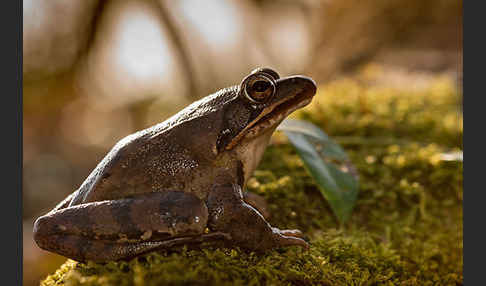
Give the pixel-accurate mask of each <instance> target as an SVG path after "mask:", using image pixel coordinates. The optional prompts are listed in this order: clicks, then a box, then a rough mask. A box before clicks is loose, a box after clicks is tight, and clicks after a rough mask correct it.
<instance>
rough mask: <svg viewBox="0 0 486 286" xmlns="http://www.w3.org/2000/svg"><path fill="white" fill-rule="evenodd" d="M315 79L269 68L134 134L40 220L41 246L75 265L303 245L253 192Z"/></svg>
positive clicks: (38, 238)
mask: <svg viewBox="0 0 486 286" xmlns="http://www.w3.org/2000/svg"><path fill="white" fill-rule="evenodd" d="M316 89H317V88H316V83H315V82H314V80H313V79H312V78H310V77H307V76H304V75H292V76H287V77H282V78H281V77H280V75H279V74H278V73H277V72H276V71H275V70H273V69H271V68H268V67H260V68H256V69H254V70H253V71H251V72H250V73H249V74H248V75H246V76H245V77H244V78H243V79H242V81H241V82H240V84H238V85H234V86H231V87H227V88H223V89H221V90H219V91H217V92H215V93H213V94H211V95H208V96H206V97H204V98H202V99H199V100H197V101H195V102H193V103H192V104H190V105H188V106H187V107H186V108H184V109H182V110H181V111H179V112H177V113H176V114H175V115H173V116H171V117H170V118H168V119H167V120H165V121H163V122H161V123H158V124H156V125H154V126H152V127H149V128H146V129H144V130H140V131H138V132H135V133H133V134H131V135H128V136H126V137H125V138H123V139H121V140H120V141H118V143H116V144H115V145H114V147H113V148H112V149H111V150H110V151H109V152H108V153H107V154H106V156H105V157H104V158H103V159H102V160H101V161H100V162H99V163H98V165H97V166H96V167H95V169H94V170H93V171H92V172H91V173H90V174H89V175H88V177H87V178H86V179H85V181H84V182H83V183H82V184H81V185H80V186H79V188H78V189H76V190H75V191H74V192H72V193H71V194H70V195H68V196H67V197H66V198H65V199H64V200H62V201H61V202H60V203H58V204H57V205H56V206H55V207H54V208H53V209H52V210H51V211H49V212H48V213H46V214H45V215H42V216H40V217H39V218H37V219H36V221H35V222H34V228H33V233H34V240H35V242H36V244H37V245H38V246H39V247H40V248H42V249H44V250H47V251H50V252H54V253H57V254H60V255H62V256H64V257H67V258H70V259H73V260H76V261H89V260H91V261H94V262H108V261H117V260H127V259H131V258H134V257H137V256H140V255H142V254H146V253H148V252H152V251H162V250H171V249H175V248H177V247H180V246H181V245H182V246H183V245H202V244H204V243H206V242H208V243H211V242H218V241H219V242H224V244H225V245H230V246H235V247H239V248H241V249H247V250H250V251H257V252H258V251H260V252H262V251H263V252H264V251H267V250H270V249H275V248H281V247H288V246H299V247H302V248H303V249H309V243H308V241H307V240H306V239H305V236H304V234H303V233H302V232H301V231H300V230H297V229H279V228H277V227H273V226H272V225H271V224H270V223H268V222H267V218H266V216H267V215H265V213H264V211H263V209H264V207H263V206H262V205H261V204H258V203H255V202H258V201H260V200H258V199H255V196H254V195H251V194H252V193H249V192H247V191H243V190H245V187H246V184H247V182H248V180H249V179H250V178H251V176H252V174H253V171H254V170H255V169H256V168H257V167H258V165H259V162H260V160H261V159H262V156H263V153H264V151H265V149H266V147H267V146H268V145H269V143H270V138H271V136H272V134H273V133H274V131H275V130H276V128H277V126H278V125H279V124H280V123H281V122H282V121H283V120H284V119H285V118H286V117H287V116H288V115H290V114H291V113H292V112H294V111H295V110H297V109H299V108H302V107H304V106H306V105H308V104H309V103H310V102H311V101H312V99H313V97H314V95H315V94H316Z"/></svg>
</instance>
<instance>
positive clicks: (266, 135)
mask: <svg viewBox="0 0 486 286" xmlns="http://www.w3.org/2000/svg"><path fill="white" fill-rule="evenodd" d="M234 92H235V95H234V97H233V99H232V100H231V101H229V102H227V104H225V106H224V108H223V109H222V110H221V111H222V112H221V113H220V116H222V117H223V118H222V128H221V129H220V131H219V135H218V138H217V142H216V148H217V150H218V152H219V153H222V152H231V153H233V154H236V156H237V158H238V160H240V161H241V162H242V164H243V167H244V173H245V181H246V179H248V177H249V176H250V175H251V174H252V173H253V170H254V169H255V168H256V166H257V165H258V163H259V161H260V159H261V157H262V155H263V151H264V150H265V148H266V146H267V144H268V142H269V139H270V137H271V135H272V133H273V132H274V131H275V129H276V128H277V126H278V125H279V124H280V122H282V121H283V120H284V119H285V118H286V117H287V116H288V115H289V114H290V113H292V112H293V111H295V110H297V109H299V108H301V107H303V106H305V105H307V104H309V103H310V102H311V100H312V98H313V96H314V95H315V93H316V84H315V82H314V81H313V80H312V79H311V78H309V77H306V76H300V75H297V76H289V77H285V78H280V76H279V75H278V73H276V72H275V71H274V70H272V69H269V68H258V69H255V70H253V71H252V72H251V73H250V74H249V75H248V76H246V77H245V78H244V79H243V80H242V82H241V84H240V85H239V86H238V87H237V88H236V89H234Z"/></svg>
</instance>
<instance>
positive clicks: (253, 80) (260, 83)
mask: <svg viewBox="0 0 486 286" xmlns="http://www.w3.org/2000/svg"><path fill="white" fill-rule="evenodd" d="M241 88H242V91H243V93H244V94H245V96H246V97H247V98H248V99H249V100H250V101H252V102H255V103H264V102H267V101H268V100H270V99H271V98H272V96H273V95H274V94H275V89H276V87H275V80H274V79H273V78H272V77H270V76H268V75H266V74H263V73H261V74H251V75H249V76H248V77H247V78H246V79H244V80H243V82H242V84H241Z"/></svg>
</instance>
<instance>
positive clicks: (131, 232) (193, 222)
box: [34, 191, 209, 261]
mask: <svg viewBox="0 0 486 286" xmlns="http://www.w3.org/2000/svg"><path fill="white" fill-rule="evenodd" d="M207 219H208V210H207V207H206V205H205V204H204V202H203V201H201V200H200V199H199V198H197V197H196V196H194V195H192V194H188V193H184V192H178V191H170V192H163V193H149V194H145V195H140V196H136V197H132V198H124V199H119V200H109V201H101V202H91V203H85V204H80V205H76V206H71V207H66V208H61V209H58V210H56V211H52V212H49V213H48V214H46V215H44V216H42V217H40V218H39V219H37V221H36V222H35V225H34V239H35V241H36V242H37V244H38V245H39V246H40V247H41V248H43V249H46V250H49V251H52V252H56V253H59V254H61V255H63V256H66V257H69V258H73V259H76V260H81V261H85V260H94V261H107V260H118V259H123V258H127V257H133V256H136V255H139V254H142V253H145V252H148V251H150V250H153V249H156V248H159V247H164V246H166V247H167V246H171V245H174V244H177V243H184V242H187V241H189V240H194V237H196V236H200V235H201V234H203V233H204V230H205V228H206V226H207ZM208 239H209V238H208Z"/></svg>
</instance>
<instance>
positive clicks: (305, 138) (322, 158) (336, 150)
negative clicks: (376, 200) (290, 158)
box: [277, 119, 359, 224]
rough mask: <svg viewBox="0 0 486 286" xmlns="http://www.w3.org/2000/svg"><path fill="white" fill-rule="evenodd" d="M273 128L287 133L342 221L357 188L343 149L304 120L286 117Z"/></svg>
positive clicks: (349, 212) (347, 212)
mask: <svg viewBox="0 0 486 286" xmlns="http://www.w3.org/2000/svg"><path fill="white" fill-rule="evenodd" d="M277 130H280V131H283V132H284V133H285V135H287V137H288V138H289V141H290V143H291V144H292V145H293V146H294V148H295V149H296V150H297V154H299V156H300V157H301V158H302V161H303V162H304V165H305V166H306V168H307V170H308V171H309V172H310V174H311V175H312V177H313V178H314V180H315V181H316V183H317V185H318V186H319V189H320V191H321V193H322V195H323V196H324V198H325V199H326V200H327V201H328V202H329V204H330V206H331V209H332V210H333V212H334V214H335V215H336V217H337V219H338V220H339V222H340V223H341V224H342V223H344V222H346V220H347V219H348V218H349V216H350V214H351V211H352V210H353V207H354V204H355V202H356V198H357V196H358V189H359V180H358V174H357V172H356V169H355V167H354V166H353V164H352V163H351V160H350V159H349V157H348V156H347V154H346V152H344V150H343V149H342V148H341V146H339V145H338V144H337V143H335V142H334V141H333V140H332V139H331V138H329V136H327V134H326V133H324V131H322V130H321V129H320V128H319V127H317V126H315V125H314V124H312V123H309V122H306V121H302V120H295V119H286V120H284V121H283V122H282V123H281V124H280V125H279V127H278V128H277Z"/></svg>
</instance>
